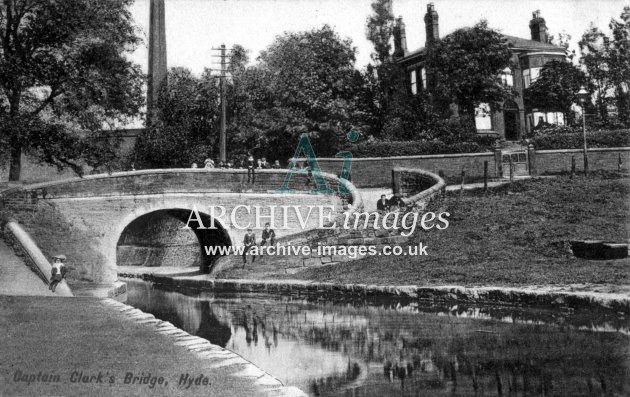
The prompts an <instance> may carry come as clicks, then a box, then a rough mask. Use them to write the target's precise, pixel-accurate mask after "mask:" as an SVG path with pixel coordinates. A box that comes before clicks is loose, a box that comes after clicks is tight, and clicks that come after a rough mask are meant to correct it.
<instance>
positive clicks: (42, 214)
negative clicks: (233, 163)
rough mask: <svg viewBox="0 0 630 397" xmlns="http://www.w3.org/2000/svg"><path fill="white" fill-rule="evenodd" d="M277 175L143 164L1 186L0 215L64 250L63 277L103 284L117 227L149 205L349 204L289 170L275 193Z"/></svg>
mask: <svg viewBox="0 0 630 397" xmlns="http://www.w3.org/2000/svg"><path fill="white" fill-rule="evenodd" d="M285 176H286V171H275V170H274V171H270V170H265V171H262V172H259V173H257V176H256V183H255V184H248V183H247V174H246V171H245V170H205V169H179V170H177V169H176V170H153V171H151V170H144V171H134V172H125V173H115V174H112V175H96V176H89V177H85V178H75V179H71V180H67V181H59V182H47V183H41V184H35V185H27V186H24V187H22V188H17V189H12V190H9V191H4V192H3V193H2V194H1V195H0V215H2V218H5V219H7V218H9V217H10V218H13V219H15V220H17V221H18V222H19V223H20V224H22V225H23V226H24V228H25V229H26V230H27V231H28V232H29V234H31V236H33V239H34V240H35V242H36V243H37V244H38V245H39V246H40V247H41V249H42V251H43V252H44V253H45V254H47V255H50V254H52V253H55V252H63V253H65V254H66V255H67V256H68V264H70V265H72V266H73V267H74V268H75V270H74V271H73V272H71V273H69V274H68V278H69V279H70V280H72V281H74V282H90V283H102V284H111V283H113V282H115V281H116V279H117V274H116V262H115V260H116V247H117V242H118V240H119V238H120V236H121V234H122V232H123V231H124V230H125V228H126V227H127V226H128V225H129V224H130V223H131V222H132V221H134V220H135V219H137V218H138V217H140V216H143V215H146V214H149V213H153V212H156V211H163V210H171V209H179V210H188V211H190V210H191V209H192V208H193V206H196V207H197V208H198V209H199V211H200V212H203V211H204V208H205V207H207V206H208V205H214V206H224V207H226V209H227V210H228V211H230V210H231V209H233V208H234V207H235V206H236V205H246V206H255V205H259V206H267V205H277V206H279V205H287V206H291V205H334V206H335V209H336V210H337V211H338V212H339V213H340V212H343V211H344V210H352V209H353V208H354V206H353V205H347V206H346V208H344V205H343V201H342V198H341V197H340V195H338V194H337V195H324V194H312V193H310V187H309V186H307V176H306V175H305V174H294V175H293V176H292V178H291V182H290V184H289V188H293V189H295V193H280V192H278V190H277V189H278V188H280V187H281V186H282V183H283V181H284V178H285ZM323 176H324V178H325V179H326V180H327V182H328V183H329V185H330V186H331V188H332V187H333V186H336V185H337V184H338V183H339V180H338V179H337V178H336V177H334V176H332V175H327V174H325V175H323ZM352 192H353V193H351V194H350V195H349V196H348V197H347V198H348V199H349V201H350V202H356V201H360V200H359V199H358V195H357V193H356V190H353V189H352ZM228 213H229V212H228ZM278 216H280V215H277V216H276V217H278ZM313 218H314V217H311V219H312V220H309V222H308V223H307V226H306V228H307V229H308V228H313V227H315V226H316V225H317V222H318V219H313ZM239 222H241V224H243V222H242V221H241V220H239ZM245 222H246V221H245ZM288 223H289V227H290V229H289V230H278V233H279V235H282V233H284V234H291V233H294V232H295V231H296V230H298V226H297V225H298V219H297V218H296V217H295V215H294V214H292V215H290V216H289V218H288ZM222 226H223V227H224V228H225V229H226V230H227V232H228V234H229V236H230V239H231V242H232V244H233V245H240V243H241V242H242V238H243V235H244V233H245V231H244V230H236V229H234V228H232V227H231V226H232V225H222ZM299 230H301V229H299Z"/></svg>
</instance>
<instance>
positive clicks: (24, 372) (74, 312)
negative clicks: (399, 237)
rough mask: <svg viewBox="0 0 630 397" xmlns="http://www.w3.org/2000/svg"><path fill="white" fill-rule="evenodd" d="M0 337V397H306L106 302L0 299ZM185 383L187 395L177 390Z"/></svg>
mask: <svg viewBox="0 0 630 397" xmlns="http://www.w3.org/2000/svg"><path fill="white" fill-rule="evenodd" d="M0 329H2V331H3V332H2V333H0V357H2V360H0V395H6V396H27V395H28V396H53V395H54V396H88V395H89V396H145V395H162V396H163V395H168V396H200V395H212V396H259V395H272V396H274V395H277V396H293V395H298V396H302V395H304V394H303V393H302V392H301V391H300V390H298V389H296V388H285V387H283V386H282V385H281V384H280V382H279V381H277V380H276V379H275V378H273V377H271V376H270V375H268V374H266V373H264V372H263V371H261V370H260V369H258V368H257V367H255V366H254V365H253V364H251V363H249V362H248V361H246V360H245V359H243V358H241V357H240V356H238V355H236V354H235V353H232V352H230V351H228V350H225V349H222V348H220V347H218V346H215V345H212V344H210V343H209V342H208V341H206V340H205V339H202V338H198V337H196V336H191V335H189V334H187V333H186V332H184V331H182V330H180V329H178V328H176V327H174V326H173V325H172V324H170V323H168V322H165V321H161V320H157V319H155V318H154V317H153V316H152V315H150V314H146V313H143V312H142V311H140V310H137V309H133V308H132V307H130V306H127V305H124V304H122V303H119V302H116V301H114V300H111V299H96V298H82V297H74V298H59V297H35V296H0ZM133 377H139V381H138V380H136V383H135V384H132V383H131V381H132V379H133ZM186 377H187V379H192V380H193V383H192V385H190V386H189V387H188V388H186V385H188V383H185V385H184V383H182V384H180V380H182V381H183V380H184V379H186ZM160 379H161V380H160ZM196 379H199V381H198V382H197V383H199V384H195V380H196ZM51 380H52V381H51ZM84 382H87V383H84ZM151 382H153V383H154V386H152V385H151ZM155 382H161V383H162V384H161V385H160V384H155Z"/></svg>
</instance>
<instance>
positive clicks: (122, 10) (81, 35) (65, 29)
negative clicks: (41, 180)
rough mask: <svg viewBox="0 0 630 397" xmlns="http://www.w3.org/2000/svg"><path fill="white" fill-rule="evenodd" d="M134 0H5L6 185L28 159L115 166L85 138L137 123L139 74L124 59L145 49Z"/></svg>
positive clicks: (0, 113) (0, 124)
mask: <svg viewBox="0 0 630 397" xmlns="http://www.w3.org/2000/svg"><path fill="white" fill-rule="evenodd" d="M131 2H132V0H110V1H107V2H101V1H96V0H63V1H61V0H51V1H49V0H3V2H2V4H1V5H0V37H1V40H0V46H1V47H0V140H1V141H4V142H5V143H6V144H7V146H8V151H9V152H10V153H9V155H10V156H9V157H10V172H9V179H10V180H11V181H15V180H19V177H20V168H21V156H22V153H23V152H26V153H29V154H32V155H35V156H36V157H37V158H38V159H39V160H40V161H44V162H46V163H49V164H54V165H57V166H58V167H68V166H69V167H72V168H73V169H74V170H75V171H77V172H80V161H81V160H85V161H86V162H87V164H88V165H91V166H98V165H100V164H103V163H104V162H107V161H111V160H112V153H113V152H112V151H111V150H109V149H111V147H107V146H106V147H105V148H98V147H96V146H95V144H94V143H93V140H92V139H89V138H88V137H87V136H86V134H85V132H86V131H87V132H93V131H98V130H100V129H102V128H103V126H104V124H106V123H115V122H118V121H123V120H125V119H126V118H128V117H131V116H135V115H137V114H138V112H139V111H140V108H141V106H142V103H143V97H142V73H141V70H140V67H139V66H138V65H135V64H133V63H131V62H130V61H129V60H127V59H126V58H125V56H124V54H125V52H129V51H131V50H133V49H134V47H135V46H136V45H137V44H138V43H139V42H140V39H139V38H138V36H136V32H135V28H134V25H133V22H132V17H131V14H130V13H129V11H128V9H127V7H128V6H129V5H130V4H131Z"/></svg>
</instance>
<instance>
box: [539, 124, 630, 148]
mask: <svg viewBox="0 0 630 397" xmlns="http://www.w3.org/2000/svg"><path fill="white" fill-rule="evenodd" d="M566 128H569V127H566ZM548 130H550V129H545V130H542V131H541V132H545V131H548ZM532 143H533V144H534V148H536V150H553V149H581V148H582V147H583V146H584V137H583V135H582V132H570V133H557V132H547V133H541V134H540V135H537V136H535V137H534V139H532ZM586 144H587V146H588V147H592V148H606V147H627V146H630V130H613V131H588V132H587V133H586Z"/></svg>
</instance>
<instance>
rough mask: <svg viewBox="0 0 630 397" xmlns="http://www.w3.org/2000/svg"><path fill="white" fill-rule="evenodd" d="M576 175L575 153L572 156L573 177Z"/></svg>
mask: <svg viewBox="0 0 630 397" xmlns="http://www.w3.org/2000/svg"><path fill="white" fill-rule="evenodd" d="M574 176H575V155H573V156H571V179H573V177H574Z"/></svg>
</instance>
